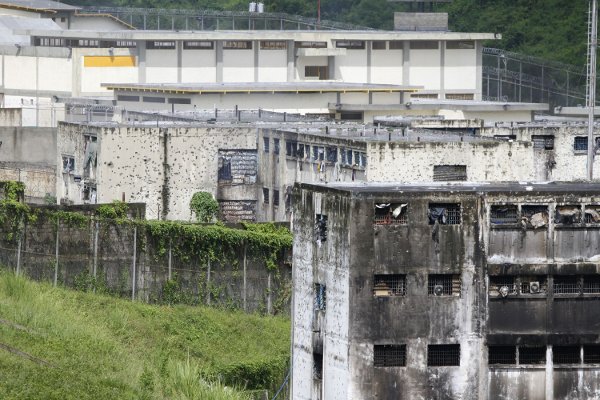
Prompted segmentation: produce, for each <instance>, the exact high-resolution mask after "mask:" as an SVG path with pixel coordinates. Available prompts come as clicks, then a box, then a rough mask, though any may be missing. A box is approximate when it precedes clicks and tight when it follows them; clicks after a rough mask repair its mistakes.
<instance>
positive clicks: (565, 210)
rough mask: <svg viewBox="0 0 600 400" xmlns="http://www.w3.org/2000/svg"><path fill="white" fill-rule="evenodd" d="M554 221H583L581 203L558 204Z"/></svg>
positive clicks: (567, 222) (568, 222)
mask: <svg viewBox="0 0 600 400" xmlns="http://www.w3.org/2000/svg"><path fill="white" fill-rule="evenodd" d="M554 222H556V223H557V224H566V225H570V224H579V223H581V207H580V206H579V205H569V206H557V207H556V213H555V215H554Z"/></svg>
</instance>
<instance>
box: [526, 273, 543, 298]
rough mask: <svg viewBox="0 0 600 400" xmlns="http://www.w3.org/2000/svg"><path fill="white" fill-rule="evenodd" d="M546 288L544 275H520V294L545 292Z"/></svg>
mask: <svg viewBox="0 0 600 400" xmlns="http://www.w3.org/2000/svg"><path fill="white" fill-rule="evenodd" d="M547 289H548V285H547V282H546V277H545V276H540V275H538V276H524V277H521V294H543V293H546V292H547Z"/></svg>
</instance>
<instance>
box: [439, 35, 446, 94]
mask: <svg viewBox="0 0 600 400" xmlns="http://www.w3.org/2000/svg"><path fill="white" fill-rule="evenodd" d="M438 43H439V44H438V47H439V48H440V99H445V98H446V86H445V83H444V79H445V77H444V75H445V70H446V67H445V65H446V42H445V41H443V40H440V41H439V42H438Z"/></svg>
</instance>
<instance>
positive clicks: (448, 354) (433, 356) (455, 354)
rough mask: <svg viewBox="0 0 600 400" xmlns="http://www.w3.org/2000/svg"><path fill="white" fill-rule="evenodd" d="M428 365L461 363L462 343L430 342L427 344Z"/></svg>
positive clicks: (454, 364) (456, 364) (437, 365)
mask: <svg viewBox="0 0 600 400" xmlns="http://www.w3.org/2000/svg"><path fill="white" fill-rule="evenodd" d="M427 365H428V366H430V367H446V366H458V365H460V345H459V344H430V345H429V346H427Z"/></svg>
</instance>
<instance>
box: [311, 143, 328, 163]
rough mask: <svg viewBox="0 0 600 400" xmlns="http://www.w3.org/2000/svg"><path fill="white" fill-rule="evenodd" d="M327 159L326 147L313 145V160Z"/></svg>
mask: <svg viewBox="0 0 600 400" xmlns="http://www.w3.org/2000/svg"><path fill="white" fill-rule="evenodd" d="M323 160H325V147H322V146H313V161H323Z"/></svg>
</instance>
